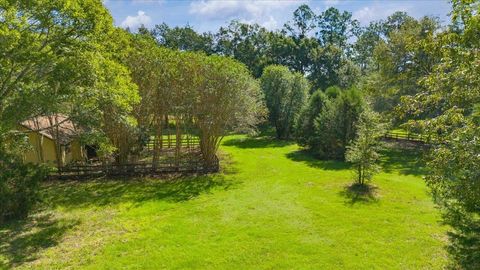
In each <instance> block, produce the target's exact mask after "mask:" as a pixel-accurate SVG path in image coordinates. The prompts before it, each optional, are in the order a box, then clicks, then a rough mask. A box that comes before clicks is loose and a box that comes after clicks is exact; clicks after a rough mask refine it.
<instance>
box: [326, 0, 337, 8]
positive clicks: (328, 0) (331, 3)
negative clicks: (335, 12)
mask: <svg viewBox="0 0 480 270" xmlns="http://www.w3.org/2000/svg"><path fill="white" fill-rule="evenodd" d="M339 3H340V0H325V1H324V4H325V6H326V7H333V6H336V5H338V4H339Z"/></svg>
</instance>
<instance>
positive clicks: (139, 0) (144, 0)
mask: <svg viewBox="0 0 480 270" xmlns="http://www.w3.org/2000/svg"><path fill="white" fill-rule="evenodd" d="M132 3H133V4H144V3H147V4H148V3H159V4H163V3H165V0H132Z"/></svg>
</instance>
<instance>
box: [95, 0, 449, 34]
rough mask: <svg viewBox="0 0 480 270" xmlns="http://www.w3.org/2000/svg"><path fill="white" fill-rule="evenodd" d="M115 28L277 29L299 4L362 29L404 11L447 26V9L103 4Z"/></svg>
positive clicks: (249, 0) (353, 4)
mask: <svg viewBox="0 0 480 270" xmlns="http://www.w3.org/2000/svg"><path fill="white" fill-rule="evenodd" d="M103 2H104V3H105V5H106V7H107V8H108V9H109V10H110V11H111V13H112V16H113V18H114V19H115V24H116V25H118V26H122V27H127V26H128V27H130V28H131V29H136V28H137V27H138V26H140V25H141V24H144V25H145V26H147V27H153V26H154V25H155V24H160V23H162V22H166V23H167V24H168V25H170V26H185V25H186V24H189V25H191V26H192V27H193V28H194V29H196V30H197V31H201V32H204V31H212V32H214V31H216V30H218V28H219V27H220V26H221V25H226V24H227V23H228V22H230V21H231V20H233V19H236V20H239V21H242V22H250V23H253V22H255V23H258V24H260V25H262V26H265V27H267V28H268V29H278V28H281V27H282V26H283V24H284V23H285V22H287V21H289V20H291V18H292V14H293V11H294V10H295V9H296V8H297V7H298V6H299V5H301V4H304V3H305V4H308V5H309V6H310V7H311V8H312V9H313V10H314V11H315V12H316V13H320V12H321V11H323V10H325V9H326V8H328V7H331V6H333V7H336V8H338V9H339V10H347V11H350V12H352V13H353V17H354V18H356V19H358V20H359V21H360V22H361V23H362V25H367V24H368V22H370V21H372V20H378V19H383V18H386V17H387V16H388V15H390V14H392V13H393V12H394V11H397V10H400V11H406V12H408V13H409V14H410V15H411V16H413V17H416V18H419V17H422V16H425V15H433V16H438V17H440V19H441V20H442V22H443V23H448V21H449V19H448V13H449V12H450V9H451V5H450V3H449V2H448V1H447V0H403V1H402V0H383V1H380V0H345V1H342V0H318V1H312V0H310V1H309V0H279V1H271V0H224V1H220V0H193V1H187V0H183V1H179V0H177V1H169V0H103Z"/></svg>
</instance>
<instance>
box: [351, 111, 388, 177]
mask: <svg viewBox="0 0 480 270" xmlns="http://www.w3.org/2000/svg"><path fill="white" fill-rule="evenodd" d="M356 128H357V136H356V138H355V140H354V141H353V142H352V143H351V144H350V145H349V146H347V152H346V153H345V160H346V161H348V162H350V163H352V164H353V171H354V172H355V175H356V177H355V181H356V182H357V184H360V185H364V184H366V182H367V181H370V180H371V179H372V177H373V175H374V174H376V173H378V172H379V171H380V169H381V168H380V166H379V164H378V163H379V159H380V155H379V150H380V139H381V138H382V136H383V135H384V134H385V131H386V129H385V126H384V124H382V123H381V117H380V115H379V114H378V113H376V112H374V111H372V110H371V109H370V108H368V107H367V108H365V109H364V110H363V111H362V113H360V116H359V118H358V123H357V126H356Z"/></svg>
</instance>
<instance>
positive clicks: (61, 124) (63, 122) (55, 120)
mask: <svg viewBox="0 0 480 270" xmlns="http://www.w3.org/2000/svg"><path fill="white" fill-rule="evenodd" d="M20 125H22V126H23V127H25V128H27V129H30V130H31V131H34V132H38V133H40V134H42V135H43V136H45V137H47V138H49V139H51V140H58V141H59V142H60V144H62V145H63V144H68V143H69V142H71V141H72V140H73V139H74V137H76V136H78V134H79V129H78V128H76V127H75V125H74V124H73V122H72V121H71V120H69V119H68V117H67V116H65V115H61V114H57V115H50V116H37V117H34V118H30V119H28V120H25V121H23V122H22V123H20ZM57 127H58V138H57Z"/></svg>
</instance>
